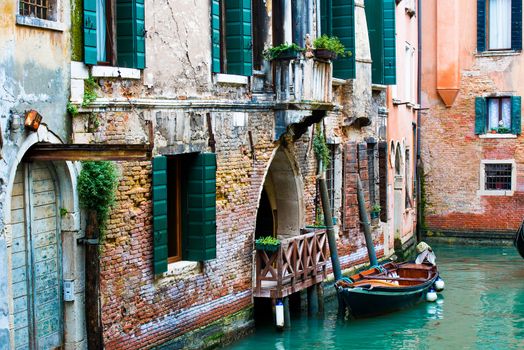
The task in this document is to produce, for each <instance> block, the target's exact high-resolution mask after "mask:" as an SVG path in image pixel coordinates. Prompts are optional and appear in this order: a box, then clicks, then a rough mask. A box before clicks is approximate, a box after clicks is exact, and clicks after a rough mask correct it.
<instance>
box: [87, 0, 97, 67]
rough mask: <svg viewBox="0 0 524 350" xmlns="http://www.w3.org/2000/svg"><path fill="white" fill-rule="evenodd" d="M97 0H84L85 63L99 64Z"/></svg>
mask: <svg viewBox="0 0 524 350" xmlns="http://www.w3.org/2000/svg"><path fill="white" fill-rule="evenodd" d="M97 62H98V60H97V58H96V0H84V63H85V64H97Z"/></svg>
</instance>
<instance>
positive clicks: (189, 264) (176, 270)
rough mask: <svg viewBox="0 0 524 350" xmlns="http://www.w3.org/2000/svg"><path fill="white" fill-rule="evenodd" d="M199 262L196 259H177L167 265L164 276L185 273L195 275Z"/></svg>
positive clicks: (198, 269)
mask: <svg viewBox="0 0 524 350" xmlns="http://www.w3.org/2000/svg"><path fill="white" fill-rule="evenodd" d="M200 265H201V264H200V263H199V262H197V261H184V260H182V261H177V262H174V263H170V264H168V265H167V272H165V273H164V277H169V276H174V277H183V276H187V275H191V276H192V275H196V274H199V273H200V270H201V268H200Z"/></svg>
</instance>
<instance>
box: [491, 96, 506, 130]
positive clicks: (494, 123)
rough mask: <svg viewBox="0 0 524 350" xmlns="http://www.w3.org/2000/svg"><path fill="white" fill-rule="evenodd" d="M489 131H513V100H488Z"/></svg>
mask: <svg viewBox="0 0 524 350" xmlns="http://www.w3.org/2000/svg"><path fill="white" fill-rule="evenodd" d="M487 119H488V120H487V122H488V125H487V128H488V130H502V129H504V130H507V132H509V131H510V130H511V98H509V97H492V98H488V118H487Z"/></svg>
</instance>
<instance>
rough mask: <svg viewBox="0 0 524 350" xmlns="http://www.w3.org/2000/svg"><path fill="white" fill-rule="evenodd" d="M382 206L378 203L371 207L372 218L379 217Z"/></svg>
mask: <svg viewBox="0 0 524 350" xmlns="http://www.w3.org/2000/svg"><path fill="white" fill-rule="evenodd" d="M381 209H382V208H381V207H380V205H378V204H374V205H373V206H372V207H371V213H370V216H371V219H377V218H378V217H379V215H380V210H381Z"/></svg>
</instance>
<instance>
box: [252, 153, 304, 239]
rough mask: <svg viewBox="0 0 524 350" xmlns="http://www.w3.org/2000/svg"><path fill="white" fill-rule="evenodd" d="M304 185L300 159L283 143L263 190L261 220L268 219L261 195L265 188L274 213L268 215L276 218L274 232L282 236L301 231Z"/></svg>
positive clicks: (259, 211) (273, 158)
mask: <svg viewBox="0 0 524 350" xmlns="http://www.w3.org/2000/svg"><path fill="white" fill-rule="evenodd" d="M303 188H304V186H303V182H302V177H301V175H300V170H299V167H298V163H297V162H296V160H295V158H294V156H293V155H292V154H291V152H289V150H287V149H286V148H285V147H284V146H279V147H278V148H277V149H276V150H275V151H274V153H273V157H272V160H271V162H270V164H269V167H268V169H267V171H266V175H265V176H264V182H263V186H262V188H261V190H260V194H259V208H258V210H257V224H258V223H260V222H261V221H260V220H264V218H260V217H259V214H261V212H262V210H261V199H262V198H264V193H263V192H265V194H266V195H267V199H268V202H269V205H270V206H271V213H272V216H271V218H268V217H266V218H265V219H266V220H272V222H273V225H272V226H273V232H272V234H273V235H274V236H277V237H278V238H279V239H285V238H289V237H293V236H297V235H299V234H300V229H301V228H303V227H304V222H305V214H304V211H305V209H304V208H305V205H304V193H303V191H304V190H303ZM257 226H258V225H257ZM257 234H259V232H258V231H257ZM260 234H262V233H260Z"/></svg>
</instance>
